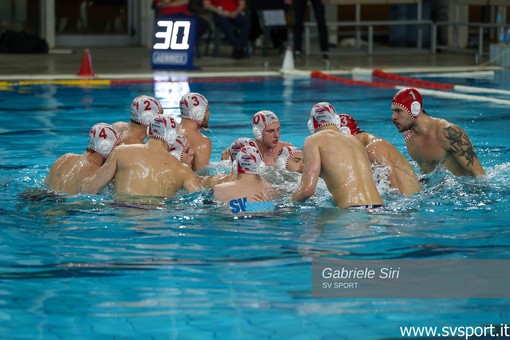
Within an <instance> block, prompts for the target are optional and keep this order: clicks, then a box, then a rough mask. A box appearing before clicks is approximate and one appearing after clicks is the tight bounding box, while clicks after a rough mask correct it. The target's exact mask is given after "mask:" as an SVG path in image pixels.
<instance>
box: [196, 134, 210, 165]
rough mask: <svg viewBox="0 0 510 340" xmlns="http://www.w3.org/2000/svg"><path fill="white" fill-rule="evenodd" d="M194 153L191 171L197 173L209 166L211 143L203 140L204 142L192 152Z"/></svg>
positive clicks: (206, 139)
mask: <svg viewBox="0 0 510 340" xmlns="http://www.w3.org/2000/svg"><path fill="white" fill-rule="evenodd" d="M193 151H194V152H195V158H194V160H193V171H198V170H200V169H202V168H204V167H206V166H208V165H209V161H210V160H211V153H212V143H211V140H210V139H208V138H205V139H204V142H203V143H202V144H201V145H200V146H199V147H198V148H197V150H193Z"/></svg>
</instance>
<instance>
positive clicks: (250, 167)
mask: <svg viewBox="0 0 510 340" xmlns="http://www.w3.org/2000/svg"><path fill="white" fill-rule="evenodd" d="M235 165H236V166H235V168H234V173H235V174H253V175H260V174H261V173H262V171H263V170H264V167H265V164H264V162H263V161H262V155H261V154H260V152H259V150H258V149H257V148H254V147H253V146H245V147H243V148H241V151H239V153H238V154H237V156H236V161H235Z"/></svg>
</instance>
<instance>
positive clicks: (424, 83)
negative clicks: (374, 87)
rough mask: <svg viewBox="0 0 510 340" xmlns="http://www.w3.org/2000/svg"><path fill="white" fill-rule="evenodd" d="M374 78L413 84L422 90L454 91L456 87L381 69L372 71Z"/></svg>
mask: <svg viewBox="0 0 510 340" xmlns="http://www.w3.org/2000/svg"><path fill="white" fill-rule="evenodd" d="M372 76H373V77H378V78H383V79H388V80H391V81H394V82H400V83H405V84H411V85H414V86H416V87H422V88H431V89H443V90H452V89H453V88H454V85H452V84H444V83H438V82H434V81H428V80H421V79H416V78H410V77H404V76H401V75H398V74H395V73H389V72H386V71H383V70H380V69H375V70H372Z"/></svg>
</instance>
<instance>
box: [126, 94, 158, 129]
mask: <svg viewBox="0 0 510 340" xmlns="http://www.w3.org/2000/svg"><path fill="white" fill-rule="evenodd" d="M157 114H163V107H162V106H161V104H160V103H159V101H158V100H157V99H156V98H154V97H150V96H146V95H141V96H138V97H136V98H135V99H134V100H133V102H132V103H131V121H132V122H133V123H137V124H140V125H143V126H145V127H147V126H149V123H150V122H151V120H152V118H153V117H154V116H155V115H157Z"/></svg>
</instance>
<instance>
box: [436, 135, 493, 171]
mask: <svg viewBox="0 0 510 340" xmlns="http://www.w3.org/2000/svg"><path fill="white" fill-rule="evenodd" d="M440 138H441V144H442V146H443V148H444V149H445V150H447V151H448V152H449V153H450V154H451V155H452V156H453V157H454V159H455V160H456V161H457V163H458V164H459V165H460V167H461V168H462V169H463V170H464V172H465V173H466V174H468V175H470V176H473V177H479V176H483V175H485V171H484V170H483V168H482V165H481V164H480V160H479V159H478V157H477V156H476V152H475V149H474V148H473V145H472V144H471V141H470V140H469V137H468V136H467V134H466V133H465V132H464V131H463V130H462V129H461V128H459V127H458V126H455V125H447V126H446V127H444V128H443V130H442V131H441V137H440Z"/></svg>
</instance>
